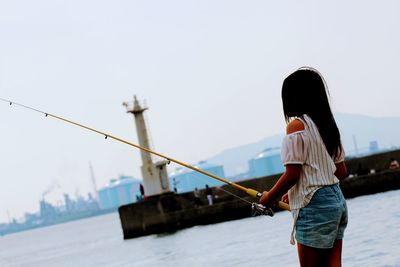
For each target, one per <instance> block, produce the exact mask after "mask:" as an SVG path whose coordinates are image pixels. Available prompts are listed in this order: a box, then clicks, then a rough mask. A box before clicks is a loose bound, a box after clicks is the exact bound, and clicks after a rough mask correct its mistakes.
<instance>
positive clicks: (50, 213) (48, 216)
mask: <svg viewBox="0 0 400 267" xmlns="http://www.w3.org/2000/svg"><path fill="white" fill-rule="evenodd" d="M56 216H57V209H56V208H55V207H54V206H53V205H51V204H50V203H48V202H46V201H45V200H44V199H42V200H41V201H40V217H41V218H42V219H43V221H45V222H50V221H53V220H55V218H56Z"/></svg>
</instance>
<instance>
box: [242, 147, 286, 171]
mask: <svg viewBox="0 0 400 267" xmlns="http://www.w3.org/2000/svg"><path fill="white" fill-rule="evenodd" d="M284 170H285V169H284V166H283V164H282V160H281V150H280V148H268V149H265V150H264V151H262V152H260V153H259V154H257V155H256V156H255V157H254V158H252V159H251V160H249V176H250V177H251V178H256V177H263V176H269V175H273V174H277V173H282V172H284Z"/></svg>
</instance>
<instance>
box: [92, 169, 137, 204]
mask: <svg viewBox="0 0 400 267" xmlns="http://www.w3.org/2000/svg"><path fill="white" fill-rule="evenodd" d="M140 183H141V181H140V180H138V179H134V178H133V177H130V176H120V177H119V178H118V179H112V180H110V182H109V183H108V184H107V185H106V186H105V187H103V188H101V189H100V190H99V191H98V196H99V204H100V209H102V210H105V209H116V208H118V207H119V206H122V205H125V204H128V203H133V202H136V196H137V195H140V191H139V186H140Z"/></svg>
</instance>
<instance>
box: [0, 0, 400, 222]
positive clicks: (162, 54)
mask: <svg viewBox="0 0 400 267" xmlns="http://www.w3.org/2000/svg"><path fill="white" fill-rule="evenodd" d="M399 10H400V2H399V1H364V0H363V1H342V0H341V1H330V3H327V1H297V0H293V1H233V0H225V1H218V0H217V1H216V0H211V1H204V0H202V1H188V0H185V1H160V0H157V1H127V0H126V1H99V0H92V1H74V0H72V1H62V0H42V1H18V0H16V1H6V0H0V97H2V98H10V99H12V100H14V101H16V102H21V103H25V104H27V105H31V106H34V107H36V108H39V109H42V110H45V111H47V112H50V113H54V114H58V115H61V116H66V117H67V118H70V119H72V120H75V121H78V122H81V123H84V124H88V125H89V126H93V127H95V128H98V129H100V130H103V131H106V132H109V133H112V134H115V135H117V136H120V137H123V138H126V139H128V140H131V141H133V142H137V138H136V133H135V126H134V122H133V117H132V116H131V115H130V114H126V113H125V109H124V107H123V106H122V105H121V103H122V102H123V101H129V100H132V98H133V95H134V94H136V95H137V96H138V97H139V98H140V99H142V100H143V99H146V101H147V105H148V106H149V107H150V109H149V111H148V113H147V117H148V121H149V124H150V130H151V134H152V139H153V143H154V145H155V149H156V150H157V151H159V152H161V153H164V154H167V155H169V156H171V157H174V158H177V159H179V160H182V161H185V162H187V163H196V162H198V161H199V160H202V159H205V158H208V157H211V156H213V155H215V154H217V153H218V152H220V151H222V150H224V149H226V148H230V147H234V146H238V145H242V144H246V143H251V142H255V141H258V140H260V139H262V138H264V137H267V136H270V135H273V134H276V133H281V132H283V131H284V127H285V126H284V121H283V115H282V106H281V100H280V89H281V84H282V81H283V79H284V78H285V77H286V76H287V75H288V74H290V73H291V72H292V71H294V70H295V69H296V68H298V67H300V66H303V65H311V66H314V67H316V68H318V69H319V70H320V71H321V72H322V73H323V74H324V76H325V78H326V80H327V82H328V85H329V88H330V92H331V96H332V105H333V109H334V111H339V112H346V113H357V114H365V115H371V116H376V117H381V116H400V108H399V106H398V105H399V99H400V97H399V96H400V95H399V94H400V93H399V90H398V89H399V86H398V85H399V84H400V75H399V74H398V70H399V67H398V64H399V62H400V52H399V47H400V38H399V34H398V32H399V29H400V17H399ZM0 120H1V123H0V130H1V139H0V148H1V150H0V164H1V165H0V166H1V168H0V179H1V183H2V186H1V187H0V196H1V202H0V222H3V221H7V210H9V213H10V215H11V216H12V217H20V216H22V215H23V212H24V211H30V212H33V211H37V210H38V209H39V204H38V202H39V200H40V199H41V196H42V193H43V192H44V191H45V190H47V189H49V188H50V187H51V186H52V185H57V186H55V187H54V188H55V189H54V191H53V193H52V194H49V195H48V196H46V199H48V200H49V201H52V202H53V203H55V202H56V201H57V200H61V199H62V196H61V192H68V193H70V194H72V195H73V197H74V196H75V192H77V191H78V192H79V193H80V194H84V195H86V192H88V191H90V190H91V183H90V173H89V163H88V162H89V161H91V162H92V164H93V167H94V172H95V175H96V178H97V182H98V185H99V186H102V185H104V184H105V183H106V182H107V181H108V180H109V179H111V178H116V177H118V175H119V174H125V175H133V176H135V177H138V178H140V165H141V162H140V156H139V151H137V150H135V149H132V148H130V147H128V146H126V145H123V144H119V143H117V142H114V141H112V140H107V141H105V140H104V138H103V137H102V136H99V135H95V134H93V133H90V132H86V131H84V130H81V129H79V128H75V127H71V126H69V125H67V124H64V123H61V122H59V121H56V120H53V119H50V118H47V119H46V118H44V117H43V116H41V115H40V114H37V113H33V112H30V111H27V110H23V109H20V108H16V107H10V106H8V105H7V104H4V103H0ZM262 149H263V148H262Z"/></svg>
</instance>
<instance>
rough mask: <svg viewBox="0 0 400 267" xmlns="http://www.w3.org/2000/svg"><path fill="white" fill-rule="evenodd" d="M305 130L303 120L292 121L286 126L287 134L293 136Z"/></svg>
mask: <svg viewBox="0 0 400 267" xmlns="http://www.w3.org/2000/svg"><path fill="white" fill-rule="evenodd" d="M303 130H304V123H303V122H302V121H301V120H297V119H296V120H292V121H291V122H290V123H289V124H288V125H287V126H286V134H291V133H295V132H298V131H303Z"/></svg>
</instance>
